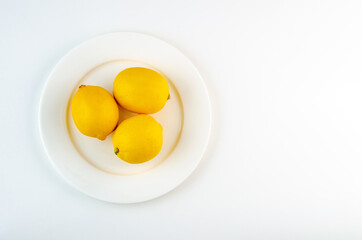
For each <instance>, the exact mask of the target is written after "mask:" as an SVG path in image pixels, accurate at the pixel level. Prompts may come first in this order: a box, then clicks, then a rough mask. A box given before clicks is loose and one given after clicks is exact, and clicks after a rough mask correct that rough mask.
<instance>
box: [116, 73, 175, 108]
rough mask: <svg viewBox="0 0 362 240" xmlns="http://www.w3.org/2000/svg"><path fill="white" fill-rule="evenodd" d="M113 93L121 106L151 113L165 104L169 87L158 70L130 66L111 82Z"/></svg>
mask: <svg viewBox="0 0 362 240" xmlns="http://www.w3.org/2000/svg"><path fill="white" fill-rule="evenodd" d="M113 95H114V97H115V98H116V100H117V102H118V103H119V104H120V105H121V106H122V107H123V108H125V109H127V110H129V111H132V112H136V113H147V114H151V113H155V112H158V111H160V110H161V109H162V108H163V107H164V106H165V104H166V102H167V99H168V98H169V89H168V84H167V81H166V79H165V78H164V77H163V76H162V75H161V74H159V73H158V72H156V71H154V70H151V69H148V68H142V67H132V68H127V69H125V70H123V71H122V72H120V73H119V74H118V75H117V77H116V79H115V80H114V83H113Z"/></svg>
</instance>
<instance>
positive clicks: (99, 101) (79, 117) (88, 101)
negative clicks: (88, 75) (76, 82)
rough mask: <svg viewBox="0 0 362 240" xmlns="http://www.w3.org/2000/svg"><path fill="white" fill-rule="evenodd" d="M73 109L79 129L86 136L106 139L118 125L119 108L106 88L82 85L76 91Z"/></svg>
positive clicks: (72, 104) (74, 118)
mask: <svg viewBox="0 0 362 240" xmlns="http://www.w3.org/2000/svg"><path fill="white" fill-rule="evenodd" d="M71 111H72V116H73V120H74V123H75V125H76V126H77V128H78V130H79V131H80V132H81V133H83V134H84V135H86V136H89V137H95V138H98V139H100V140H104V139H106V137H107V135H108V134H110V133H111V132H112V131H113V130H114V129H115V127H116V126H117V123H118V119H119V109H118V106H117V103H116V101H115V100H114V98H113V96H112V95H111V94H110V93H109V92H108V91H107V90H105V89H104V88H102V87H98V86H86V85H81V86H80V87H79V88H78V90H77V92H76V93H75V95H74V97H73V99H72V103H71Z"/></svg>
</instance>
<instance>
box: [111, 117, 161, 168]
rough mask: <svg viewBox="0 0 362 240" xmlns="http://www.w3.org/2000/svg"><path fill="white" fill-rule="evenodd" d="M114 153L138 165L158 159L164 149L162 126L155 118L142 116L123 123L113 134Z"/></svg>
mask: <svg viewBox="0 0 362 240" xmlns="http://www.w3.org/2000/svg"><path fill="white" fill-rule="evenodd" d="M112 140H113V146H114V153H115V154H116V155H117V156H118V157H119V158H120V159H122V160H124V161H126V162H128V163H132V164H137V163H144V162H147V161H149V160H151V159H152V158H154V157H156V156H157V154H158V153H159V152H160V151H161V148H162V141H163V136H162V126H161V124H159V123H158V122H157V121H156V120H155V119H154V118H153V117H151V116H148V115H145V114H140V115H136V116H133V117H130V118H128V119H126V120H124V121H123V122H121V123H120V124H119V125H118V127H117V129H116V131H115V132H114V134H113V138H112Z"/></svg>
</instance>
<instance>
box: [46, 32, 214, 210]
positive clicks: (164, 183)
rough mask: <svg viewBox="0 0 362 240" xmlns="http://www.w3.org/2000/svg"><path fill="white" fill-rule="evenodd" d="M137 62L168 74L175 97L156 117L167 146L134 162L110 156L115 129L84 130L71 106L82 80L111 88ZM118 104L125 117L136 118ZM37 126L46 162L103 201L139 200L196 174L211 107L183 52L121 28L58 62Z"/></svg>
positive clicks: (209, 123)
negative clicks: (95, 134) (95, 133)
mask: <svg viewBox="0 0 362 240" xmlns="http://www.w3.org/2000/svg"><path fill="white" fill-rule="evenodd" d="M133 66H142V67H148V68H151V69H154V70H156V71H158V72H160V73H161V74H163V75H164V76H165V77H166V79H167V80H168V82H169V86H170V95H171V99H170V100H169V101H168V102H167V103H166V106H165V107H164V108H163V109H162V110H161V111H160V112H158V113H156V114H153V115H152V116H153V117H155V119H156V120H157V121H158V122H160V123H161V125H162V126H163V135H164V144H163V147H162V150H161V152H160V154H159V155H158V156H157V157H156V158H155V159H153V160H151V161H149V162H146V163H143V164H136V165H134V164H128V163H126V162H124V161H122V160H120V159H119V158H118V157H117V156H116V155H115V154H114V153H113V146H112V134H111V135H109V136H108V137H107V139H106V140H105V141H100V140H98V139H95V138H90V137H86V136H84V135H82V134H81V133H80V132H79V131H78V130H77V128H76V127H75V125H74V122H73V120H72V118H71V114H70V109H69V104H70V101H71V98H72V96H73V95H74V93H75V91H76V89H77V88H78V87H79V86H80V85H81V84H86V85H98V86H101V87H104V88H105V89H107V90H108V91H109V92H111V93H112V87H113V80H114V78H115V76H116V75H117V74H118V73H119V72H120V71H122V70H123V69H125V68H128V67H133ZM120 109H121V114H120V118H121V119H125V118H127V117H129V116H132V115H134V113H130V112H127V111H125V110H123V109H122V108H120ZM39 128H40V135H41V139H42V142H43V145H44V148H45V150H46V152H47V154H48V156H49V159H50V160H51V162H52V163H53V165H54V167H55V168H56V169H57V170H58V172H59V173H60V174H61V175H62V176H63V177H64V178H65V179H66V180H67V181H68V182H69V183H70V184H71V185H72V186H74V187H76V188H77V189H78V190H80V191H81V192H83V193H85V194H88V195H89V196H92V197H94V198H97V199H100V200H104V201H108V202H116V203H134V202H142V201H147V200H150V199H153V198H156V197H159V196H161V195H163V194H165V193H167V192H169V191H170V190H172V189H174V188H175V187H177V186H178V185H179V184H180V183H182V182H183V181H184V180H185V179H186V178H187V177H188V176H189V175H190V174H191V173H192V171H193V170H194V169H195V168H196V166H197V164H198V163H199V162H200V160H201V158H202V155H203V154H204V151H205V149H206V146H207V143H208V140H209V136H210V130H211V107H210V101H209V97H208V93H207V89H206V87H205V84H204V82H203V80H202V78H201V76H200V74H199V73H198V71H197V69H196V68H195V67H194V65H193V64H192V63H191V62H190V61H189V60H188V59H187V58H186V57H185V56H184V55H183V54H182V53H181V52H180V51H179V50H177V49H176V48H174V47H173V46H171V45H169V44H168V43H166V42H164V41H162V40H159V39H157V38H155V37H151V36H148V35H145V34H140V33H133V32H118V33H110V34H105V35H102V36H99V37H96V38H93V39H90V40H88V41H86V42H84V43H82V44H80V45H79V46H77V47H75V48H74V49H72V50H71V51H70V52H69V53H68V54H67V55H65V56H64V57H63V58H62V59H61V60H60V61H59V63H58V64H57V65H56V66H55V68H54V70H53V71H52V73H51V74H50V76H49V78H48V80H47V82H46V84H45V87H44V90H43V93H42V97H41V101H40V111H39Z"/></svg>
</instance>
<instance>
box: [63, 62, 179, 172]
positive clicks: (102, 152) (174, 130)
mask: <svg viewBox="0 0 362 240" xmlns="http://www.w3.org/2000/svg"><path fill="white" fill-rule="evenodd" d="M129 67H147V68H151V69H154V70H156V71H158V72H160V73H161V74H162V75H163V76H164V77H165V78H166V79H167V81H168V84H169V91H170V96H171V98H170V100H168V101H167V103H166V105H165V107H164V108H163V109H162V110H161V111H159V112H157V113H155V114H151V116H153V117H154V118H155V119H156V120H157V121H158V122H159V123H160V124H161V125H162V128H163V146H162V149H161V152H160V153H159V154H158V155H157V156H156V157H155V158H154V159H152V160H150V161H148V162H145V163H142V164H129V163H126V162H124V161H122V160H121V159H119V158H118V157H117V156H116V155H115V154H114V151H113V144H112V136H113V133H111V134H110V135H108V137H107V139H106V140H104V141H100V140H98V139H96V138H91V137H87V136H85V135H83V134H81V133H80V132H79V130H78V129H77V127H76V126H75V124H74V122H73V119H72V115H71V112H70V107H69V106H70V102H71V98H72V97H73V95H74V94H75V92H76V91H77V89H78V87H79V86H80V85H96V86H100V87H103V88H105V89H106V90H108V91H109V92H110V93H112V92H113V81H114V79H115V77H116V76H117V74H118V73H119V72H121V71H122V70H124V69H126V68H129ZM71 98H70V99H69V103H68V114H67V126H68V133H69V136H70V138H71V140H72V143H73V145H74V147H75V148H76V149H77V151H78V152H79V154H80V155H81V156H82V157H83V159H84V161H87V162H88V163H89V164H91V165H92V166H94V167H96V168H98V169H99V170H101V171H104V172H107V173H112V174H116V175H134V174H139V173H143V172H146V171H148V170H150V169H152V168H154V167H156V166H158V165H159V164H161V163H162V162H163V161H167V158H168V156H169V155H170V154H171V153H172V151H173V150H174V148H175V147H176V145H177V142H178V140H179V138H180V135H181V132H182V126H183V107H182V101H181V98H180V95H179V93H178V92H177V89H176V88H175V86H174V84H173V83H172V81H171V80H170V79H168V78H167V76H165V75H164V74H163V73H162V72H161V71H159V70H158V69H155V68H153V67H152V66H150V65H148V64H145V63H142V62H136V61H131V60H114V61H110V62H106V63H102V64H100V65H98V66H96V67H94V68H93V69H91V70H90V71H89V72H88V73H87V74H86V75H84V76H83V78H82V79H81V80H80V81H79V82H78V83H77V85H76V86H74V89H73V92H72V95H71ZM134 115H136V113H132V112H129V111H127V110H125V109H123V108H122V107H120V121H123V120H125V119H127V118H129V117H131V116H134Z"/></svg>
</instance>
